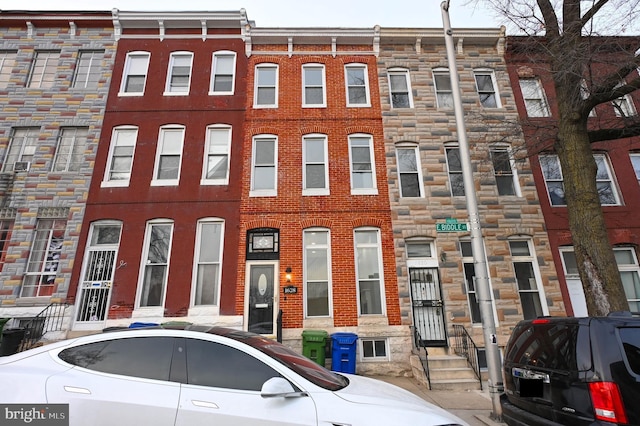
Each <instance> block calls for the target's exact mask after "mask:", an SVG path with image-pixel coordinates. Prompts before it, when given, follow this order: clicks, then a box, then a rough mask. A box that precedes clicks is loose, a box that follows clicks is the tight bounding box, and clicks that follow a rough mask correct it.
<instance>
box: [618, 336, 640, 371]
mask: <svg viewBox="0 0 640 426" xmlns="http://www.w3.org/2000/svg"><path fill="white" fill-rule="evenodd" d="M618 330H619V334H620V340H621V341H622V347H623V348H624V354H625V356H626V357H627V362H628V364H629V367H630V368H631V371H633V372H634V373H635V374H638V375H640V328H639V327H633V328H620V329H618Z"/></svg>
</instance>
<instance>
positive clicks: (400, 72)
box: [387, 68, 413, 109]
mask: <svg viewBox="0 0 640 426" xmlns="http://www.w3.org/2000/svg"><path fill="white" fill-rule="evenodd" d="M392 76H402V77H404V81H405V84H406V86H407V87H406V96H407V98H408V101H409V105H408V106H396V105H395V104H394V102H393V96H394V93H400V94H404V93H405V91H404V90H398V88H394V87H393V84H392V80H393V79H392V78H391V77H392ZM387 80H388V82H389V102H390V103H391V108H393V109H395V108H413V92H412V91H411V78H410V75H409V70H408V69H406V68H390V69H389V70H388V71H387Z"/></svg>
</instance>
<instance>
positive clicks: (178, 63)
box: [164, 52, 193, 95]
mask: <svg viewBox="0 0 640 426" xmlns="http://www.w3.org/2000/svg"><path fill="white" fill-rule="evenodd" d="M192 64H193V53H191V52H173V53H171V57H170V58H169V68H168V70H167V83H166V85H165V88H164V94H165V95H186V94H188V93H189V86H190V84H191V67H192Z"/></svg>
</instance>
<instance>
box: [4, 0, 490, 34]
mask: <svg viewBox="0 0 640 426" xmlns="http://www.w3.org/2000/svg"><path fill="white" fill-rule="evenodd" d="M440 3H441V0H315V1H310V0H178V1H176V0H172V1H168V0H155V1H154V0H0V9H2V10H24V9H28V10H41V11H42V10H111V9H113V8H117V9H120V10H126V11H152V10H162V11H180V10H182V11H200V10H208V11H214V10H215V11H221V10H239V9H241V8H244V9H246V11H247V17H248V18H249V19H250V20H252V21H255V23H256V25H257V26H258V27H360V28H371V27H373V26H374V25H380V26H383V27H409V28H441V27H442V15H441V11H440ZM465 3H468V1H467V0H452V1H451V7H450V9H449V14H450V19H451V26H452V27H458V28H465V27H476V28H477V27H486V28H497V27H499V26H500V21H499V20H498V19H495V18H494V15H493V13H492V12H488V11H485V10H481V9H476V8H474V7H473V6H469V5H465Z"/></svg>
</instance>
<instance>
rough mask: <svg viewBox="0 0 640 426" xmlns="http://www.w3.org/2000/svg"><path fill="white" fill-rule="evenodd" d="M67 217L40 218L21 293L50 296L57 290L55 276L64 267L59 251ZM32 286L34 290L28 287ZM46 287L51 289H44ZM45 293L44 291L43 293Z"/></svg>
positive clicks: (27, 295) (22, 294)
mask: <svg viewBox="0 0 640 426" xmlns="http://www.w3.org/2000/svg"><path fill="white" fill-rule="evenodd" d="M66 228H67V221H66V220H65V219H60V218H57V219H45V218H38V219H37V222H36V229H35V230H34V232H33V239H32V240H31V249H30V250H29V259H28V261H27V265H26V267H25V272H24V278H23V280H22V286H21V287H20V297H39V296H45V297H51V296H52V295H53V294H54V293H55V292H56V290H57V284H56V280H57V278H58V273H59V272H60V269H61V267H62V265H61V263H62V262H61V259H60V254H61V253H62V247H63V244H64V241H65V233H66ZM28 289H32V290H33V292H32V291H25V290H28ZM43 289H49V290H50V291H49V290H46V291H44V292H42V290H43ZM43 293H44V294H43Z"/></svg>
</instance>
